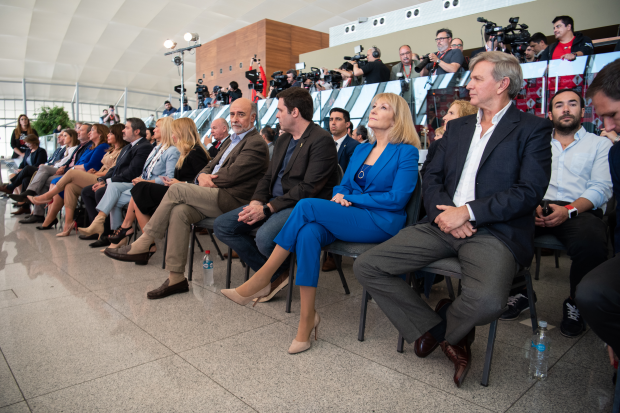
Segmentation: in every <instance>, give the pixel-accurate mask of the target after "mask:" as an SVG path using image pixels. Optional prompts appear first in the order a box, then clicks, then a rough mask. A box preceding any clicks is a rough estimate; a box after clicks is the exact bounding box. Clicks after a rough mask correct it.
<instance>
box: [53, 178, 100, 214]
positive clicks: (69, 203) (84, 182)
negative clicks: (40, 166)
mask: <svg viewBox="0 0 620 413" xmlns="http://www.w3.org/2000/svg"><path fill="white" fill-rule="evenodd" d="M96 183H97V175H95V174H89V173H88V172H84V171H76V170H75V169H71V170H70V171H69V172H67V173H66V174H65V175H64V176H63V177H62V178H61V179H60V181H58V182H57V183H56V187H58V188H60V189H61V190H64V191H65V209H67V208H71V209H75V207H76V206H77V200H78V197H79V196H80V194H81V193H82V189H83V188H85V187H87V186H90V185H94V184H96Z"/></svg>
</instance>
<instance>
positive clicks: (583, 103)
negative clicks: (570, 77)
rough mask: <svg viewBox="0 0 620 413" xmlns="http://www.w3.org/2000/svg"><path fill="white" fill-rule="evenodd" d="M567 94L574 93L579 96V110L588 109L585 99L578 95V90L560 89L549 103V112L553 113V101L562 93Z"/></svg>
mask: <svg viewBox="0 0 620 413" xmlns="http://www.w3.org/2000/svg"><path fill="white" fill-rule="evenodd" d="M566 92H573V93H574V94H576V95H577V96H579V105H580V107H579V109H583V108H585V107H586V102H585V101H584V100H583V97H581V95H580V94H579V93H577V91H576V90H574V89H568V88H567V89H560V90H558V91H557V92H556V94H555V95H553V97H552V98H551V100H550V101H549V112H551V109H552V108H553V100H554V99H555V98H556V96H558V95H559V94H560V93H566Z"/></svg>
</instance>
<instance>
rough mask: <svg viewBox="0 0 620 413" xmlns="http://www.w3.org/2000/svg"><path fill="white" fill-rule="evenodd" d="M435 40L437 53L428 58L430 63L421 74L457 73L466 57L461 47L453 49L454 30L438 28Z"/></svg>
mask: <svg viewBox="0 0 620 413" xmlns="http://www.w3.org/2000/svg"><path fill="white" fill-rule="evenodd" d="M436 36H437V37H436V38H435V42H436V43H437V50H438V52H437V53H430V54H429V55H428V58H429V59H430V63H429V64H427V65H426V67H425V68H424V69H422V71H421V72H420V76H428V75H443V74H446V73H456V72H457V71H458V70H459V69H460V68H461V65H462V64H463V62H464V61H465V57H464V56H463V52H461V51H460V50H459V49H451V48H450V44H451V43H452V31H451V30H449V29H439V30H437V34H436Z"/></svg>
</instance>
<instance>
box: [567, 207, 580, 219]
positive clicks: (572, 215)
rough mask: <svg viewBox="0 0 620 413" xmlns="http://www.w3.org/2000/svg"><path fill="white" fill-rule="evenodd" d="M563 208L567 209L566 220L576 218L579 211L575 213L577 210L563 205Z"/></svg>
mask: <svg viewBox="0 0 620 413" xmlns="http://www.w3.org/2000/svg"><path fill="white" fill-rule="evenodd" d="M564 208H566V209H568V219H571V218H576V217H577V215H578V214H579V211H577V208H575V207H574V206H572V205H564Z"/></svg>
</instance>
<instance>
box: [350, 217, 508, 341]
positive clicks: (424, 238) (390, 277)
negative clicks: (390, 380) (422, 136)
mask: <svg viewBox="0 0 620 413" xmlns="http://www.w3.org/2000/svg"><path fill="white" fill-rule="evenodd" d="M450 257H458V259H459V261H460V263H461V273H462V292H461V295H460V296H458V297H457V298H456V300H455V301H454V302H453V303H452V305H451V306H450V307H449V308H448V312H447V316H448V320H447V329H446V340H447V341H448V343H450V344H457V343H458V342H459V341H460V340H461V339H462V338H463V337H465V336H466V335H467V333H468V332H469V331H470V330H471V329H472V328H473V327H474V326H477V325H485V324H488V323H490V322H491V321H493V320H495V319H496V318H497V317H499V316H500V314H502V313H503V312H504V311H505V309H506V302H507V301H508V294H509V292H510V287H511V286H512V281H513V278H514V276H515V275H516V273H517V269H518V265H517V262H516V261H515V259H514V256H513V255H512V253H511V252H510V250H509V249H508V247H506V245H504V244H503V243H502V242H501V241H500V240H498V239H497V238H495V236H493V235H492V234H491V233H490V232H488V231H487V230H486V229H484V228H481V229H479V230H478V232H477V233H476V234H475V235H474V236H472V237H470V238H466V239H457V238H454V237H453V236H452V235H450V234H445V233H443V232H441V230H439V228H437V227H436V226H432V225H431V224H430V223H428V224H420V225H416V226H411V227H406V228H404V229H402V230H401V231H400V232H399V233H398V234H396V236H394V237H393V238H391V239H389V240H387V241H386V242H384V243H382V244H380V245H378V246H376V247H375V248H373V249H371V250H369V251H367V252H366V253H364V254H362V255H361V256H360V257H359V258H358V259H357V260H356V261H355V264H354V265H353V271H354V273H355V276H356V277H357V279H358V280H359V282H360V283H361V284H362V285H363V286H364V287H365V288H366V290H367V291H368V292H369V293H370V295H371V296H372V298H374V300H375V301H376V302H377V304H378V305H379V307H380V308H381V310H383V312H384V313H385V315H386V316H387V317H388V318H389V319H390V321H391V322H392V324H394V326H395V327H396V328H397V329H398V331H399V332H400V333H401V334H402V335H403V337H404V338H405V340H407V342H409V343H412V342H413V341H415V340H416V339H417V338H418V337H420V336H421V335H422V334H424V333H426V332H427V331H428V330H430V329H431V328H432V327H434V326H436V325H437V324H439V323H440V322H441V317H439V315H437V314H436V313H435V311H433V309H431V308H430V307H429V306H428V304H426V302H425V301H424V300H423V299H422V298H421V297H420V296H419V295H418V294H417V293H416V292H415V291H414V290H413V289H412V288H411V287H409V285H407V283H406V282H405V280H403V279H402V278H400V277H399V275H400V274H404V273H408V272H413V271H417V270H420V269H422V268H424V267H426V266H427V265H428V264H430V263H432V262H435V261H438V260H440V259H442V258H450Z"/></svg>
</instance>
